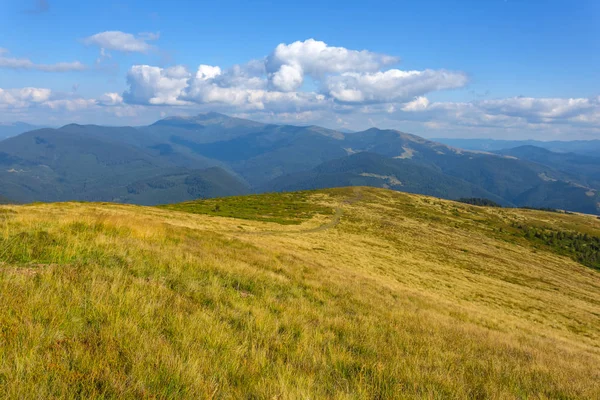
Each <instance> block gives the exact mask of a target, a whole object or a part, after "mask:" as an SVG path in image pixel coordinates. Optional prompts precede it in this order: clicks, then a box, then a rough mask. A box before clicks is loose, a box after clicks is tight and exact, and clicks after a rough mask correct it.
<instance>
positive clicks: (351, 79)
mask: <svg viewBox="0 0 600 400" xmlns="http://www.w3.org/2000/svg"><path fill="white" fill-rule="evenodd" d="M466 83H467V77H466V75H465V74H463V73H462V72H451V71H444V70H441V71H434V70H429V69H428V70H424V71H401V70H399V69H390V70H387V71H379V72H374V73H356V72H346V73H343V74H340V75H334V76H331V77H329V78H328V79H327V81H326V83H325V90H326V91H327V92H328V93H329V94H330V95H331V96H332V97H333V98H334V99H336V100H338V101H341V102H348V103H385V102H398V101H399V102H402V101H407V100H408V99H411V98H413V97H415V96H421V95H424V94H426V93H429V92H433V91H437V90H443V89H454V88H459V87H462V86H464V85H466Z"/></svg>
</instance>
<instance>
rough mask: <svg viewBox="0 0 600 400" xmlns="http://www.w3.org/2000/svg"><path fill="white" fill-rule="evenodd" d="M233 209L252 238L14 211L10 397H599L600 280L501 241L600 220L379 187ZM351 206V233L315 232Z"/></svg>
mask: <svg viewBox="0 0 600 400" xmlns="http://www.w3.org/2000/svg"><path fill="white" fill-rule="evenodd" d="M357 192H358V193H357ZM278 196H281V198H280V199H279V202H278V203H277V200H278ZM244 199H247V200H248V201H243V200H244ZM265 199H269V200H270V201H275V204H280V206H276V207H275V208H274V211H273V215H271V216H267V218H275V219H276V221H274V223H271V224H268V225H265V219H264V218H265V214H264V211H263V209H261V208H260V207H259V208H255V207H258V206H259V203H260V201H265ZM220 201H224V202H225V204H230V205H236V206H237V207H238V210H239V214H236V215H234V216H238V217H241V218H243V219H244V220H245V221H244V224H245V225H247V226H248V227H250V228H252V229H253V231H252V232H244V231H240V230H239V228H238V225H239V223H240V221H239V220H235V219H231V218H229V217H228V218H219V217H218V216H215V215H214V214H212V213H211V212H210V211H209V212H207V213H206V214H208V215H204V214H202V213H201V214H195V213H184V212H172V211H170V210H169V209H165V208H150V207H135V206H123V205H109V204H93V203H63V204H39V205H28V206H5V207H0V210H2V211H1V212H0V296H1V300H2V301H0V397H1V398H119V399H122V398H125V399H127V398H165V399H171V398H172V399H175V398H191V399H196V398H223V399H229V398H232V399H238V398H257V399H262V398H268V399H272V398H278V399H301V398H334V399H363V398H364V399H383V398H419V399H420V398H444V399H446V398H449V399H464V398H541V399H554V398H561V399H571V398H581V399H589V398H598V397H599V396H600V384H599V382H600V372H599V371H600V368H599V367H600V350H599V349H600V312H598V304H600V275H599V274H598V272H597V271H594V270H592V269H589V268H586V267H583V266H581V265H579V264H577V263H575V262H574V261H572V260H571V259H569V258H566V257H562V256H560V255H557V254H555V253H554V252H551V251H545V250H544V249H543V248H534V247H532V246H531V243H529V242H528V241H527V240H526V239H524V238H520V237H516V236H514V235H513V234H512V233H510V232H509V233H503V232H499V231H498V230H499V228H500V227H505V226H508V227H510V226H511V221H513V220H521V221H523V223H527V224H529V225H533V224H538V223H542V221H544V223H546V224H548V223H553V224H555V225H556V226H562V225H565V224H568V225H569V226H576V227H579V229H580V230H581V231H589V232H596V231H598V230H600V221H598V220H596V219H594V218H589V217H583V216H578V215H561V214H554V213H543V212H534V211H525V210H507V209H494V208H482V207H474V206H469V205H465V204H460V203H454V202H449V201H443V200H438V199H433V198H427V197H423V196H413V195H406V194H402V193H397V192H392V191H386V190H377V189H367V188H359V189H338V190H328V191H319V192H314V193H311V192H308V193H301V194H285V195H268V196H264V197H257V196H250V197H248V198H235V199H229V201H230V203H227V202H226V200H225V199H223V200H220ZM203 203H204V202H198V203H197V204H203ZM290 203H291V204H298V207H300V205H302V207H301V208H299V209H300V210H302V211H301V212H302V213H303V214H302V216H301V217H300V216H295V214H294V211H291V210H293V209H291V207H290ZM213 204H214V203H213ZM171 207H174V206H171ZM183 207H184V208H185V207H187V206H183ZM264 207H267V206H264ZM336 207H341V208H342V209H343V215H342V217H341V222H340V224H339V225H335V226H331V227H330V228H329V229H327V230H324V231H319V232H312V233H307V232H309V231H307V230H303V229H302V227H303V225H304V223H306V224H307V225H310V226H313V225H314V223H313V222H314V221H311V220H310V219H309V218H308V217H307V216H306V214H305V213H312V215H313V216H315V217H318V220H319V221H321V222H322V219H323V218H324V215H329V214H331V213H332V210H333V209H334V208H336ZM179 211H181V210H179ZM327 213H329V214H327ZM457 214H458V215H457ZM274 216H275V217H274ZM330 217H331V215H330ZM290 220H300V221H301V223H300V226H299V227H297V228H296V227H293V228H292V227H287V228H285V227H281V226H280V225H279V224H280V223H281V221H285V223H288V221H290ZM278 229H279V230H278ZM292 229H296V231H294V230H292ZM503 229H505V228H503ZM256 232H262V233H264V234H254V233H256ZM294 232H296V233H294ZM505 238H512V240H514V243H510V242H508V241H505V240H504V239H505Z"/></svg>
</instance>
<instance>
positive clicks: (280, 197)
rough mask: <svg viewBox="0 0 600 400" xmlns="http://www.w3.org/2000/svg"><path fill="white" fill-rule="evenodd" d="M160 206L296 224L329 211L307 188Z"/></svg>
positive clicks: (195, 212) (207, 213)
mask: <svg viewBox="0 0 600 400" xmlns="http://www.w3.org/2000/svg"><path fill="white" fill-rule="evenodd" d="M161 207H162V208H164V209H167V210H173V211H183V212H188V213H193V214H206V215H213V216H219V217H231V218H240V219H248V220H254V221H263V222H275V223H278V224H282V225H298V224H300V223H301V222H302V221H306V220H308V219H310V218H312V217H314V216H315V215H316V214H324V215H331V214H333V209H332V208H331V207H326V206H322V205H319V204H316V203H315V202H313V201H311V194H310V192H294V193H267V194H259V195H250V196H233V197H224V198H218V199H207V200H196V201H189V202H185V203H179V204H168V205H163V206H161Z"/></svg>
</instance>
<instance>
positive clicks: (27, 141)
mask: <svg viewBox="0 0 600 400" xmlns="http://www.w3.org/2000/svg"><path fill="white" fill-rule="evenodd" d="M586 160H588V161H589V162H588V161H586ZM348 185H369V186H376V187H389V188H392V189H395V190H401V191H408V192H413V193H423V194H430V195H433V196H438V197H443V198H449V199H458V198H464V197H478V198H489V199H490V200H492V201H494V202H497V203H500V204H504V205H510V206H512V205H516V206H533V207H536V206H539V207H546V206H548V204H553V205H558V206H560V207H561V208H565V209H568V210H574V211H583V212H598V201H597V191H598V190H599V189H600V173H598V168H597V165H596V163H595V158H593V157H588V158H585V157H580V156H577V157H573V156H572V155H569V154H557V153H553V152H549V151H547V150H544V149H540V148H537V147H524V148H520V149H513V151H500V152H497V153H492V152H488V151H485V152H483V151H470V150H464V149H460V148H457V147H454V146H450V145H448V144H443V143H439V142H435V141H431V140H427V139H424V138H422V137H419V136H416V135H412V134H409V133H405V132H400V131H396V130H389V129H385V130H383V129H377V128H371V129H368V130H366V131H360V132H340V131H336V130H332V129H326V128H322V127H319V126H295V125H275V124H264V123H260V122H255V121H249V120H245V119H241V118H234V117H229V116H226V115H223V114H219V113H204V114H199V115H197V116H193V117H169V118H165V119H163V120H160V121H157V122H155V123H153V124H151V125H149V126H142V127H135V128H134V127H103V126H97V125H77V124H70V125H66V126H63V127H61V128H58V129H40V130H34V131H30V132H26V133H24V134H21V135H19V136H16V137H13V138H10V139H7V140H4V141H2V142H0V195H4V196H6V197H8V198H10V199H12V200H15V201H19V202H29V201H36V200H41V201H63V200H102V201H116V202H127V203H138V204H158V203H170V202H179V201H186V200H193V199H195V198H203V197H215V196H227V195H232V194H244V193H250V192H264V191H281V190H286V191H287V190H289V191H292V190H299V189H308V188H325V187H333V186H348ZM565 185H566V186H565ZM566 188H568V190H566Z"/></svg>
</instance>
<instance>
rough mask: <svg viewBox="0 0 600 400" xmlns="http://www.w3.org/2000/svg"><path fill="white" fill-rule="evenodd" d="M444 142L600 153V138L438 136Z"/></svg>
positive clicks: (484, 147) (477, 147)
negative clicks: (513, 138) (522, 138)
mask: <svg viewBox="0 0 600 400" xmlns="http://www.w3.org/2000/svg"><path fill="white" fill-rule="evenodd" d="M432 140H434V141H436V142H440V143H444V144H447V145H449V146H454V147H458V148H462V149H467V150H478V151H490V152H491V151H498V150H505V149H511V148H514V147H521V146H536V147H541V148H544V149H547V150H550V151H553V152H555V153H577V154H586V155H591V156H593V155H595V154H600V140H573V141H561V140H553V141H541V140H495V139H450V138H436V139H432Z"/></svg>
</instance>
